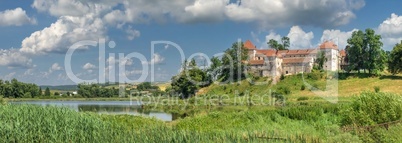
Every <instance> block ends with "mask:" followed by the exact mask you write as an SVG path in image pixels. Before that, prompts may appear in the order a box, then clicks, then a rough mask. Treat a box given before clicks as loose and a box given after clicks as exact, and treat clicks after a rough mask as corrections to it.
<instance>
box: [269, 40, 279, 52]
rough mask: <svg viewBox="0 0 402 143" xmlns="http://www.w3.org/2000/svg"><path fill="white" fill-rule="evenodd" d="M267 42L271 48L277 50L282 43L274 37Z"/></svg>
mask: <svg viewBox="0 0 402 143" xmlns="http://www.w3.org/2000/svg"><path fill="white" fill-rule="evenodd" d="M267 44H268V46H269V47H270V48H272V49H275V50H279V49H280V47H281V45H280V44H279V43H278V41H276V40H274V39H270V40H269V41H268V43H267Z"/></svg>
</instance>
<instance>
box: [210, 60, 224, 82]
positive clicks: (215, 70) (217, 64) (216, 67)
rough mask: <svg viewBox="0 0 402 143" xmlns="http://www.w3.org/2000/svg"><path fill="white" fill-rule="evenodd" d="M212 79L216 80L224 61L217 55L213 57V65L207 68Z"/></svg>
mask: <svg viewBox="0 0 402 143" xmlns="http://www.w3.org/2000/svg"><path fill="white" fill-rule="evenodd" d="M207 72H208V74H209V75H210V77H211V80H213V81H215V80H217V78H218V77H219V76H220V74H221V72H222V61H221V60H220V59H219V58H217V57H212V58H211V66H210V67H209V68H208V70H207Z"/></svg>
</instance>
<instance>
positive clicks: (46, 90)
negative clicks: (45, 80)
mask: <svg viewBox="0 0 402 143" xmlns="http://www.w3.org/2000/svg"><path fill="white" fill-rule="evenodd" d="M45 96H50V89H49V87H46V89H45Z"/></svg>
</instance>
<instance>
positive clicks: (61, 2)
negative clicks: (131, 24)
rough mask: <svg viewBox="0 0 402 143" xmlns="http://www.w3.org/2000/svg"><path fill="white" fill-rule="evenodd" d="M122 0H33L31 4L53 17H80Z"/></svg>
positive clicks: (103, 9) (99, 11)
mask: <svg viewBox="0 0 402 143" xmlns="http://www.w3.org/2000/svg"><path fill="white" fill-rule="evenodd" d="M119 2H123V1H119V0H117V1H109V0H96V1H87V0H35V1H34V2H33V4H32V5H31V6H32V7H33V8H35V9H37V10H38V11H39V12H48V13H49V14H50V15H52V16H55V17H60V16H75V17H81V16H84V15H86V14H88V13H94V14H101V13H103V12H105V11H108V10H110V9H112V8H113V6H115V5H116V4H118V3H119Z"/></svg>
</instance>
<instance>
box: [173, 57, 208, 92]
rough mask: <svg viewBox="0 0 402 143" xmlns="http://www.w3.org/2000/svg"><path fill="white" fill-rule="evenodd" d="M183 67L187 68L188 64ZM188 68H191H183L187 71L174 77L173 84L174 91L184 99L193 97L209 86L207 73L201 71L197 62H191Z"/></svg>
mask: <svg viewBox="0 0 402 143" xmlns="http://www.w3.org/2000/svg"><path fill="white" fill-rule="evenodd" d="M192 61H193V60H192ZM185 62H186V61H185ZM183 66H187V64H186V63H184V64H183ZM188 66H191V68H187V67H183V69H186V70H183V71H181V72H180V73H179V74H178V75H176V76H173V77H172V82H171V86H172V90H173V91H174V92H176V93H178V94H179V95H181V97H182V98H188V97H191V96H192V95H194V94H195V92H196V91H197V90H198V89H199V88H200V87H203V86H207V85H208V84H209V81H208V76H207V74H206V72H204V71H203V70H201V69H199V68H198V67H197V66H196V64H195V62H190V64H189V65H188Z"/></svg>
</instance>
